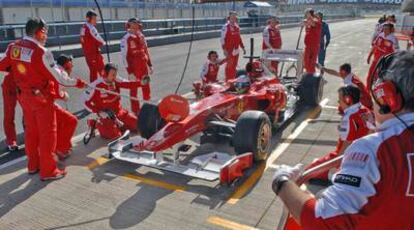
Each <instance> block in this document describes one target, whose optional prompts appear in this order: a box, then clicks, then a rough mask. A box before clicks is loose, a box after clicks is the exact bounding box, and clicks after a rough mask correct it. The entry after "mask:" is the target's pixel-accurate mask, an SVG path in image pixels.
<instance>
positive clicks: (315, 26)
mask: <svg viewBox="0 0 414 230" xmlns="http://www.w3.org/2000/svg"><path fill="white" fill-rule="evenodd" d="M303 26H304V27H305V30H306V33H305V51H304V54H303V65H304V68H305V72H306V73H307V74H314V73H315V65H316V59H317V58H318V54H319V45H320V42H321V32H322V22H321V19H320V18H318V17H317V16H316V15H315V11H314V10H313V9H307V10H306V11H305V19H304V20H303Z"/></svg>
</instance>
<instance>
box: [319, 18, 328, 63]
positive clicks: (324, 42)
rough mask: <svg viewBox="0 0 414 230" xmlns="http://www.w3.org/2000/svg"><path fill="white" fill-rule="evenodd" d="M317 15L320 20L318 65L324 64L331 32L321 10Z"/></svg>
mask: <svg viewBox="0 0 414 230" xmlns="http://www.w3.org/2000/svg"><path fill="white" fill-rule="evenodd" d="M318 17H319V18H320V19H321V21H322V31H321V42H320V44H319V55H318V63H319V65H322V66H325V57H326V49H327V48H328V45H329V43H330V42H331V32H330V30H329V25H328V23H326V22H325V21H324V20H323V13H322V12H318Z"/></svg>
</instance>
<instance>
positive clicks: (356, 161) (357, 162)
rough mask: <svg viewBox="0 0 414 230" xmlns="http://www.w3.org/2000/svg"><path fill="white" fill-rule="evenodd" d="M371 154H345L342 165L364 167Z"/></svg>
mask: <svg viewBox="0 0 414 230" xmlns="http://www.w3.org/2000/svg"><path fill="white" fill-rule="evenodd" d="M368 159H369V155H368V154H366V153H361V152H351V153H349V154H348V153H347V154H345V155H344V159H343V160H342V165H343V166H346V167H350V168H359V169H363V168H365V166H366V165H367V162H368Z"/></svg>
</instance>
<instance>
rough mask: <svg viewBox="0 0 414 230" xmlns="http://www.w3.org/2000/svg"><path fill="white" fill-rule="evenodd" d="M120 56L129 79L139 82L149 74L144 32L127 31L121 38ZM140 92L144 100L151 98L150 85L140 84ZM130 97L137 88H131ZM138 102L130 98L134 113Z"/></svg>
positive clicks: (134, 93) (134, 94) (135, 95)
mask: <svg viewBox="0 0 414 230" xmlns="http://www.w3.org/2000/svg"><path fill="white" fill-rule="evenodd" d="M121 56H122V60H123V63H124V65H125V66H126V69H127V72H128V75H129V80H130V81H138V82H140V81H141V80H142V79H143V78H144V77H145V76H149V68H151V67H152V63H151V59H150V55H149V52H148V46H147V42H146V41H145V37H144V34H142V33H141V32H138V33H137V34H133V33H130V32H128V33H127V34H125V36H124V37H123V38H122V40H121ZM142 94H143V98H144V100H145V101H148V100H150V99H151V90H150V85H149V84H146V85H145V86H142ZM130 95H131V97H137V95H138V88H131V91H130ZM139 108H140V106H139V102H138V101H136V100H131V110H132V112H134V113H135V114H137V113H138V111H139Z"/></svg>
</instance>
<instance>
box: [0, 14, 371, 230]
mask: <svg viewBox="0 0 414 230" xmlns="http://www.w3.org/2000/svg"><path fill="white" fill-rule="evenodd" d="M374 25H375V20H372V19H369V20H355V21H349V22H339V23H333V24H331V33H332V37H333V39H332V41H331V45H330V47H329V48H328V54H327V62H326V66H327V67H331V68H337V67H338V66H339V65H340V64H342V63H344V62H349V63H351V64H352V65H353V67H354V72H355V73H356V74H357V75H359V76H361V77H362V78H363V79H365V74H366V72H367V69H368V65H367V64H366V63H365V60H366V55H367V53H368V50H369V40H370V37H371V32H372V30H373V27H374ZM298 33H299V28H292V29H286V30H283V31H282V36H283V42H284V44H283V46H284V48H286V49H289V48H291V49H293V48H294V46H295V44H296V39H297V35H298ZM260 36H261V35H260V34H253V35H244V36H243V38H244V41H245V43H246V44H248V38H250V37H254V38H255V39H256V41H259V42H257V43H256V49H257V50H259V47H260V46H261V44H260V42H261V38H260ZM187 49H188V43H181V44H174V45H167V46H161V47H154V48H152V49H151V54H152V57H153V63H154V68H155V74H154V76H153V78H152V87H153V100H154V101H156V100H158V99H160V98H162V97H164V96H166V95H168V94H170V93H173V91H174V90H175V88H176V86H177V82H178V79H179V77H180V74H181V71H182V68H183V63H184V60H185V55H186V54H187ZM212 49H215V50H219V41H218V39H208V40H201V41H196V42H194V44H193V50H192V52H191V57H190V63H189V66H188V69H187V72H186V75H185V80H184V81H183V83H182V86H181V88H180V90H179V92H180V93H182V94H185V93H187V92H189V91H190V90H191V82H192V81H194V80H195V79H198V74H199V70H200V68H201V65H202V63H203V62H204V60H205V56H206V54H207V52H208V51H209V50H212ZM111 57H112V59H113V60H112V61H113V62H115V63H119V54H118V53H113V54H111ZM246 61H247V60H242V61H241V63H240V66H244V63H246ZM75 66H76V69H77V73H79V74H80V75H81V76H82V77H83V78H85V77H86V75H87V73H88V71H87V68H86V66H85V63H84V60H83V58H77V59H75ZM120 75H121V76H126V75H125V71H123V70H121V71H120ZM326 80H327V81H328V83H327V84H326V85H325V92H324V97H323V98H324V100H323V103H322V107H318V108H314V109H307V110H304V111H302V112H301V113H299V114H298V115H297V116H296V117H295V118H294V119H293V121H292V122H291V123H290V124H289V125H288V126H287V127H285V128H284V129H283V130H279V132H277V133H276V134H275V135H274V138H273V139H274V140H275V141H274V143H275V145H274V148H273V149H272V154H271V156H270V159H269V160H268V162H267V163H263V164H260V165H257V166H256V167H255V168H254V169H251V170H249V172H248V174H249V176H246V177H245V178H244V179H243V180H241V181H239V182H238V183H237V184H236V185H235V186H234V187H225V186H220V185H219V184H218V183H217V182H206V181H201V180H196V179H191V178H187V177H184V176H180V175H176V174H172V173H167V172H161V171H158V170H153V169H148V168H146V167H139V166H137V165H133V164H129V163H125V162H119V161H108V160H107V159H105V158H102V157H101V155H102V154H104V153H105V152H106V147H105V145H106V141H104V140H100V139H99V138H95V139H93V140H92V141H91V143H90V144H89V145H88V146H84V145H83V144H81V142H80V141H79V140H80V138H75V139H76V140H75V141H76V144H75V147H74V155H73V156H72V157H71V158H69V159H67V160H66V162H65V164H66V166H67V169H68V175H67V177H65V178H64V179H62V180H59V181H55V182H50V183H45V182H41V181H40V180H39V178H38V176H37V175H34V176H29V175H27V173H26V169H25V161H24V159H22V158H18V159H17V160H14V161H11V162H10V161H9V162H7V163H3V164H2V165H0V229H19V230H20V229H254V228H259V229H275V228H276V226H277V224H278V222H279V218H280V215H281V212H282V208H283V205H282V203H281V202H280V200H279V199H278V198H277V197H276V196H275V195H274V194H273V192H272V191H271V189H270V183H271V178H272V173H273V170H272V166H273V165H274V164H282V163H284V164H290V165H293V164H296V163H299V162H302V163H305V164H306V163H309V162H311V161H312V160H313V159H314V158H316V157H319V156H321V155H323V154H325V153H327V152H329V151H331V150H333V149H334V147H335V144H336V139H337V132H336V126H337V125H338V122H339V119H340V117H339V116H338V115H337V112H336V109H335V108H336V100H337V96H336V90H337V88H338V87H339V86H340V85H341V81H340V80H339V79H336V78H335V77H332V76H326ZM70 93H71V95H72V99H71V102H70V103H69V105H68V107H69V108H70V109H71V111H78V110H81V109H82V106H81V103H80V99H79V95H80V93H79V91H76V90H71V92H70ZM125 104H126V105H128V102H126V101H125ZM0 116H1V115H0ZM0 119H2V118H1V117H0ZM84 123H85V120H82V121H80V126H79V128H78V131H77V133H78V134H79V133H82V132H83V131H85V129H86V128H85V125H84ZM1 133H2V132H1ZM0 139H2V137H0ZM6 166H7V167H6Z"/></svg>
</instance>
